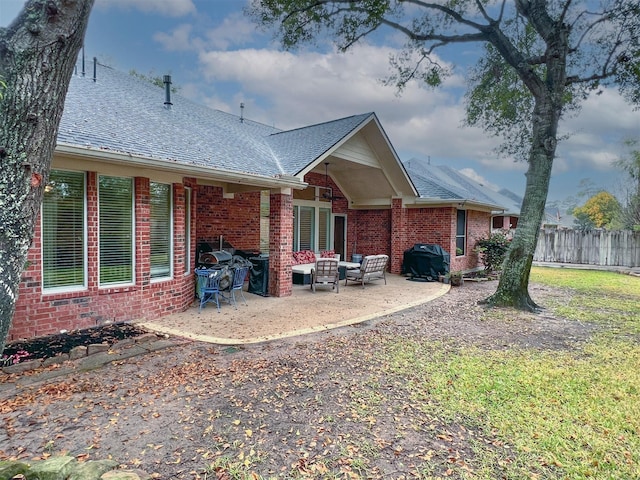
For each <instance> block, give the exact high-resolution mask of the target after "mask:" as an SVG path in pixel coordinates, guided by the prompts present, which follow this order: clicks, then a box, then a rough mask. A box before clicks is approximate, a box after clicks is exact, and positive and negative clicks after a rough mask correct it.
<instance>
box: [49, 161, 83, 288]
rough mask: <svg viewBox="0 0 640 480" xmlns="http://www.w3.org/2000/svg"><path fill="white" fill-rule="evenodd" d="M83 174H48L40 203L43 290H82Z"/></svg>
mask: <svg viewBox="0 0 640 480" xmlns="http://www.w3.org/2000/svg"><path fill="white" fill-rule="evenodd" d="M85 218H86V212H85V174H84V173H83V172H65V171H60V170H52V171H51V174H50V178H49V183H48V184H47V186H46V187H45V191H44V198H43V202H42V270H43V288H44V289H58V288H60V289H65V288H69V287H76V288H82V287H85V286H86V281H85V278H86V233H85V223H86V222H85Z"/></svg>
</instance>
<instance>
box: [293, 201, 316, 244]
mask: <svg viewBox="0 0 640 480" xmlns="http://www.w3.org/2000/svg"><path fill="white" fill-rule="evenodd" d="M293 215H294V232H293V243H294V249H295V250H314V247H315V242H314V227H315V208H314V207H303V206H297V207H295V208H294V210H293Z"/></svg>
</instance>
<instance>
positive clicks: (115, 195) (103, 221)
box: [98, 176, 133, 285]
mask: <svg viewBox="0 0 640 480" xmlns="http://www.w3.org/2000/svg"><path fill="white" fill-rule="evenodd" d="M98 208H99V224H100V235H99V237H100V285H111V284H119V283H133V180H132V179H131V178H121V177H107V176H100V177H99V180H98Z"/></svg>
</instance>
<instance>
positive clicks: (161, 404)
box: [0, 268, 640, 480]
mask: <svg viewBox="0 0 640 480" xmlns="http://www.w3.org/2000/svg"><path fill="white" fill-rule="evenodd" d="M531 281H532V283H531V288H530V291H531V294H532V297H533V298H534V300H536V301H537V302H538V303H539V304H541V305H543V306H545V307H546V309H545V310H544V311H543V312H542V313H541V314H538V315H533V314H525V313H521V312H516V311H513V310H509V309H494V310H485V309H484V308H483V307H482V306H479V305H478V304H477V301H478V300H480V299H482V298H485V297H486V296H488V295H489V294H490V293H492V292H493V290H494V289H495V286H496V284H495V282H465V284H464V285H463V286H462V287H460V288H453V289H452V290H451V291H450V292H449V293H448V294H446V295H444V296H442V297H440V298H437V299H435V300H433V301H432V302H429V303H427V304H424V305H421V306H417V307H414V308H411V309H408V310H404V311H401V312H398V313H395V314H392V315H388V316H385V317H382V318H378V319H375V320H371V321H367V322H365V323H364V324H360V325H355V326H352V327H345V328H342V329H337V330H333V331H328V332H323V333H316V334H312V335H308V336H303V337H295V338H291V339H286V340H278V341H272V342H267V343H263V344H257V345H248V346H243V347H226V346H225V347H223V346H218V345H212V344H206V343H201V342H191V341H185V342H184V343H182V344H181V345H180V346H178V347H174V348H171V349H167V350H162V351H159V352H156V353H153V354H148V355H146V356H142V357H136V358H132V359H129V360H126V361H122V362H118V363H116V364H112V365H111V366H109V367H105V368H101V369H98V370H94V371H90V372H76V373H74V374H72V375H68V376H64V377H59V378H57V379H56V380H55V381H50V382H44V383H43V382H40V383H38V382H35V383H34V384H33V385H32V386H31V387H29V388H25V389H23V390H21V391H19V393H18V394H17V395H12V396H7V395H5V394H4V393H3V391H2V386H1V385H0V401H1V403H0V422H1V423H2V426H3V429H4V430H5V431H6V433H5V434H3V433H0V440H1V441H0V459H6V458H19V459H23V460H27V461H28V460H29V459H34V458H47V457H50V456H55V455H59V454H62V453H66V454H68V455H71V456H74V457H77V458H79V459H82V460H84V459H103V458H112V459H114V460H116V461H117V462H119V463H120V464H121V465H123V466H127V467H135V468H140V469H142V470H144V471H146V472H149V473H151V474H155V477H156V478H163V479H170V478H176V479H205V478H207V479H254V480H255V479H271V478H273V479H300V478H322V479H337V478H345V479H347V478H348V479H360V478H363V479H364V478H367V479H376V478H380V479H436V478H453V479H497V478H504V479H527V478H530V479H538V478H539V479H556V478H558V479H560V478H571V479H583V478H584V479H625V478H640V453H639V452H640V369H638V365H640V278H637V277H632V276H628V275H622V274H617V273H611V272H600V271H585V270H567V269H556V268H534V269H533V270H532V276H531ZM53 368H55V367H53ZM10 380H11V379H9V378H0V381H10Z"/></svg>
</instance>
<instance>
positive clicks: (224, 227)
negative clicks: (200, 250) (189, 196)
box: [196, 185, 260, 251]
mask: <svg viewBox="0 0 640 480" xmlns="http://www.w3.org/2000/svg"><path fill="white" fill-rule="evenodd" d="M197 197H198V202H197V219H198V221H197V222H196V223H197V232H196V237H197V241H198V242H201V241H205V242H207V243H209V244H211V246H213V247H214V248H215V249H216V250H217V249H218V248H219V242H220V235H222V236H223V237H224V240H225V241H226V242H228V243H229V244H231V245H233V247H234V248H236V249H239V250H249V251H259V250H260V192H248V193H236V194H234V195H233V198H224V197H223V191H222V188H220V187H212V186H203V185H200V186H198V189H197Z"/></svg>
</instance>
